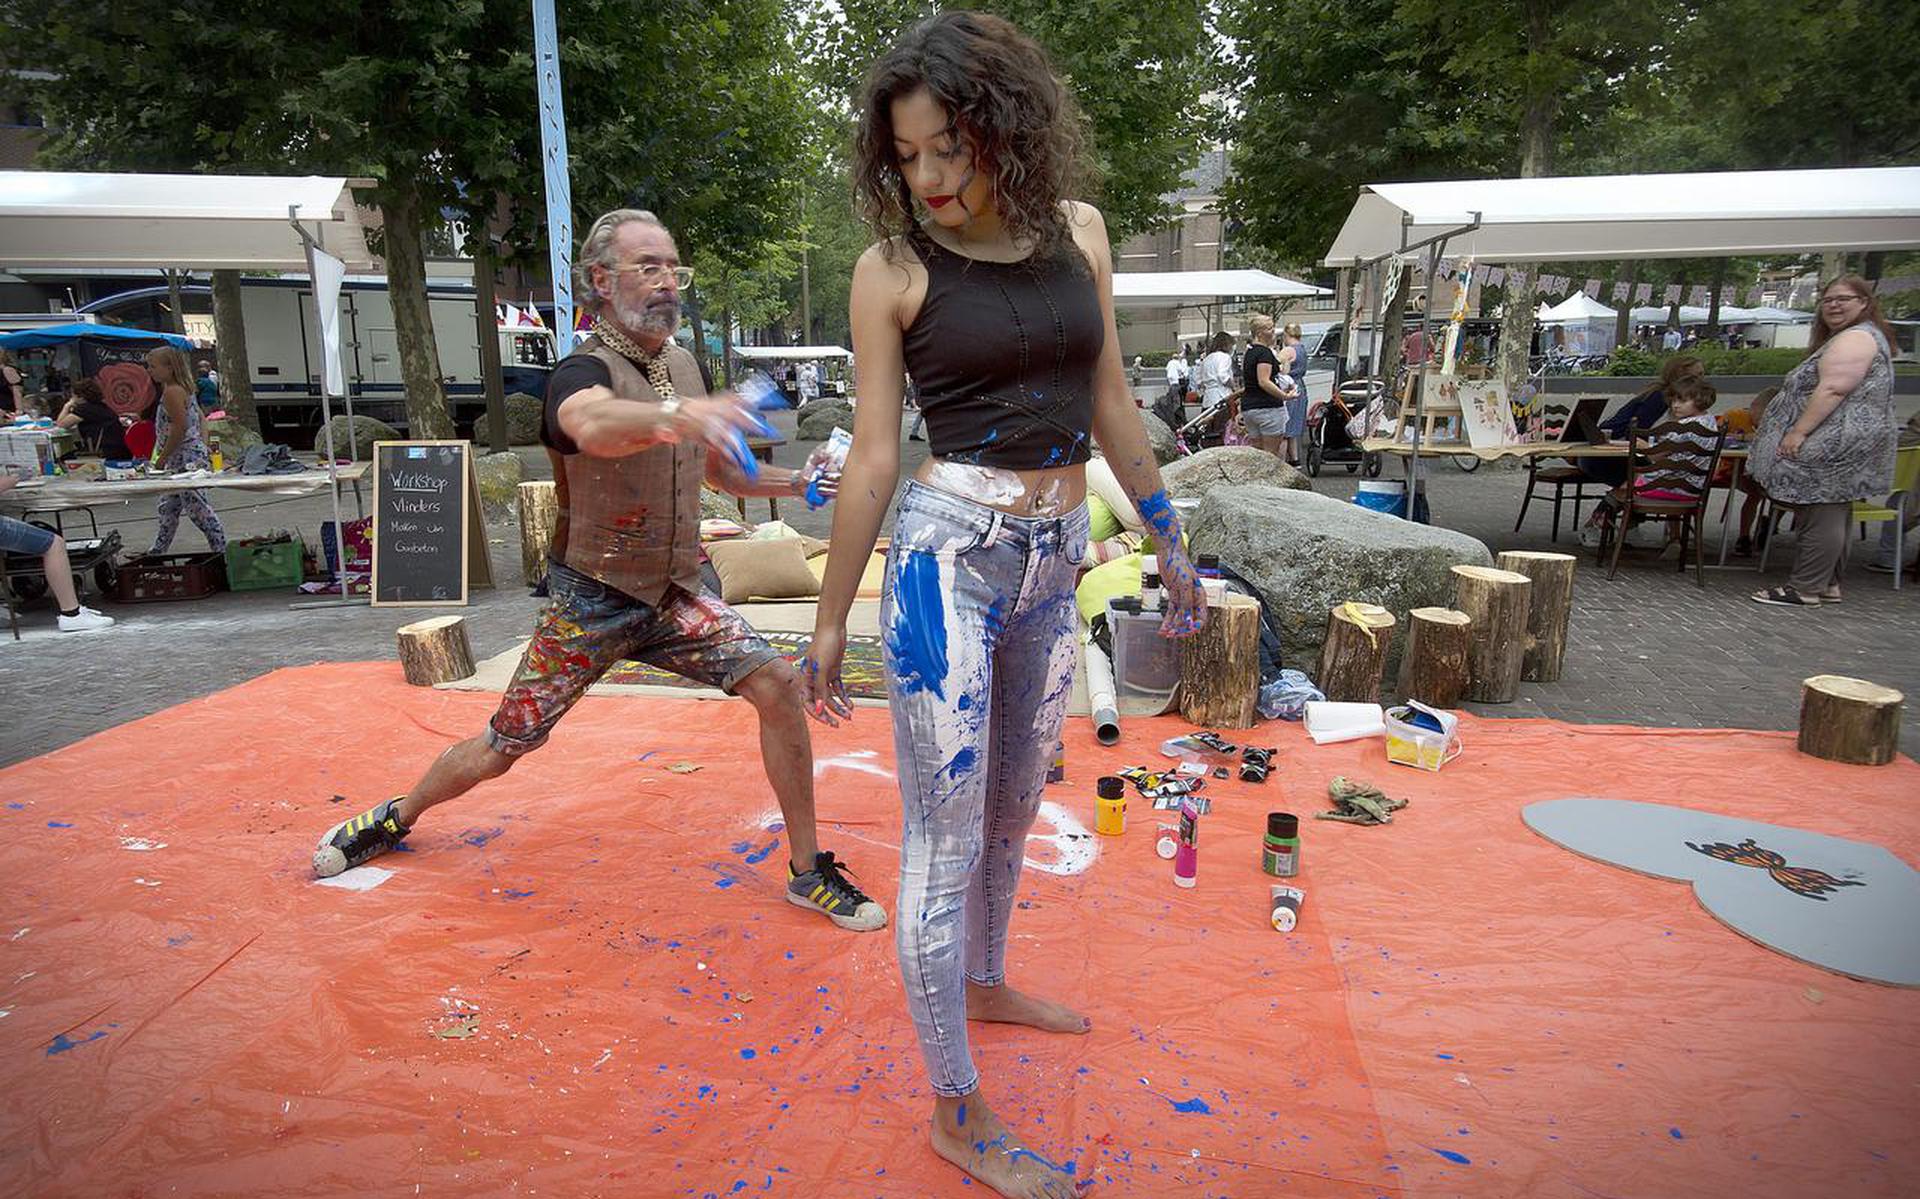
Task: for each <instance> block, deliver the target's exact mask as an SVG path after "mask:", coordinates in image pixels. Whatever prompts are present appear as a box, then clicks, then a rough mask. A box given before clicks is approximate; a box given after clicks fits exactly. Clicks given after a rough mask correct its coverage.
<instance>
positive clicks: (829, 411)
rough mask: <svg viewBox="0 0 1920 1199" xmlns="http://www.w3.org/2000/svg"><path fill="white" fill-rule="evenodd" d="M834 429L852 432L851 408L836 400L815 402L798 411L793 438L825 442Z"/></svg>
mask: <svg viewBox="0 0 1920 1199" xmlns="http://www.w3.org/2000/svg"><path fill="white" fill-rule="evenodd" d="M835 429H845V430H846V431H847V432H849V433H851V432H853V406H852V405H851V404H843V403H841V402H840V401H838V400H816V401H814V402H813V403H811V404H808V405H807V406H806V407H805V408H802V409H801V410H800V420H799V423H798V424H797V425H796V426H795V427H794V433H793V436H794V438H795V440H798V441H825V440H826V439H827V438H829V437H831V436H833V431H834V430H835Z"/></svg>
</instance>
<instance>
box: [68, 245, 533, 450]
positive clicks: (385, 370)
mask: <svg viewBox="0 0 1920 1199" xmlns="http://www.w3.org/2000/svg"><path fill="white" fill-rule="evenodd" d="M182 290H183V291H184V293H185V294H186V295H187V296H188V297H204V296H208V295H209V292H210V289H209V288H208V287H207V286H206V285H205V284H188V285H187V286H185V287H184V288H183V289H182ZM166 295H167V289H166V288H164V287H143V288H136V289H134V290H132V291H125V292H120V293H118V294H116V295H111V296H107V297H105V298H103V299H99V300H95V301H94V302H92V303H90V304H87V305H85V306H83V307H82V308H81V309H80V311H81V313H82V314H95V315H97V316H98V317H102V318H105V319H108V320H112V319H114V318H115V317H116V316H122V317H126V318H132V317H134V316H135V314H136V313H138V312H142V311H146V310H148V309H150V307H151V305H152V303H153V302H154V300H155V299H156V298H158V299H163V300H164V298H165V297H166ZM240 297H241V310H242V315H243V317H244V319H245V322H246V330H247V359H248V363H249V365H250V369H251V372H252V375H253V395H254V402H255V404H256V405H257V407H258V409H259V412H260V427H261V432H262V433H263V434H264V435H265V437H266V439H267V440H268V441H279V442H284V443H286V444H288V445H291V446H293V447H295V448H296V449H306V448H310V447H311V446H312V445H313V440H314V435H315V433H316V432H317V431H318V429H319V427H320V413H321V406H320V353H319V345H318V335H317V333H316V332H315V327H314V320H313V288H312V286H311V284H309V282H308V281H307V278H306V276H305V275H280V276H275V277H272V278H265V277H261V278H254V277H247V278H243V279H242V280H241V283H240ZM427 300H428V306H429V309H430V310H431V312H432V317H433V336H434V341H435V343H436V344H437V345H438V347H439V351H440V372H441V376H442V378H443V379H444V380H445V386H446V391H447V400H448V403H449V404H451V405H452V408H453V418H454V424H455V426H456V427H457V430H458V433H459V435H460V436H471V435H473V433H474V430H475V427H476V426H478V427H479V429H480V431H481V433H482V435H483V436H484V431H485V427H486V425H485V414H486V394H485V389H484V388H483V386H482V382H481V376H480V346H479V341H478V328H477V325H476V322H475V319H474V315H475V313H474V290H473V286H472V285H471V284H461V283H456V282H450V281H445V280H433V279H429V280H428V281H427ZM81 319H87V317H86V316H85V315H82V317H81ZM340 335H341V342H342V345H341V353H342V355H343V357H344V358H345V360H346V376H347V390H348V391H349V392H350V393H351V394H352V396H353V410H354V411H355V412H356V413H364V414H366V415H368V416H372V417H376V418H378V419H379V420H382V421H385V422H386V423H387V424H390V425H392V426H393V427H394V428H396V429H400V430H402V431H403V432H404V431H405V429H406V427H407V406H406V386H405V384H404V382H403V381H402V379H401V377H400V347H399V341H398V338H397V337H396V335H395V333H394V321H393V308H392V306H391V305H390V304H389V303H388V301H387V283H386V280H385V279H382V278H378V277H355V276H349V277H348V279H347V281H346V284H345V285H344V286H343V287H342V288H341V292H340ZM495 335H496V336H497V337H498V338H499V340H500V373H501V377H502V385H503V386H504V388H505V391H506V394H508V395H512V394H513V393H514V392H526V393H527V394H529V395H533V396H536V397H544V396H545V395H546V387H547V376H548V375H549V374H551V373H552V371H553V367H554V364H555V363H556V362H557V361H558V359H559V352H558V347H557V343H556V342H555V340H554V336H553V333H552V331H551V330H548V329H542V328H537V327H532V326H525V325H522V326H506V325H500V326H497V329H496V334H495ZM334 410H335V411H336V412H339V411H342V410H343V408H342V405H341V404H340V403H339V402H338V401H336V402H335V404H334Z"/></svg>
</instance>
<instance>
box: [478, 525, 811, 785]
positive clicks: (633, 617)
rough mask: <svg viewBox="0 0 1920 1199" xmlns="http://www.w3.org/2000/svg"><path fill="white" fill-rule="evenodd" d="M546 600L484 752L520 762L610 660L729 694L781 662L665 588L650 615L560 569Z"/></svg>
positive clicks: (702, 600)
mask: <svg viewBox="0 0 1920 1199" xmlns="http://www.w3.org/2000/svg"><path fill="white" fill-rule="evenodd" d="M547 590H548V592H549V594H550V595H551V596H552V602H550V603H549V604H548V605H547V608H546V610H545V611H544V612H542V613H541V614H540V626H539V628H537V629H535V630H534V634H533V640H532V641H530V642H528V643H527V652H526V653H525V654H524V655H523V656H522V657H521V659H520V666H519V669H517V670H515V671H514V674H513V682H511V683H509V684H508V685H507V693H506V695H504V696H502V697H501V699H500V709H499V711H497V712H495V713H494V714H493V720H492V722H491V723H489V724H488V726H487V744H488V745H490V746H492V747H493V748H494V749H496V750H498V751H499V752H501V753H503V754H507V755H509V756H512V757H518V756H519V755H521V754H524V753H527V752H529V751H530V750H535V749H538V748H540V745H541V743H542V742H544V741H545V740H546V739H547V734H548V733H549V732H551V731H552V730H553V726H554V725H555V724H557V723H559V720H560V718H561V717H562V716H564V715H566V714H567V709H569V708H571V707H573V705H574V704H575V703H576V702H578V701H579V699H580V697H581V696H582V695H583V694H585V693H586V690H587V688H588V687H591V686H592V685H593V684H594V682H595V681H596V680H598V679H599V678H600V676H601V675H603V674H605V673H606V672H607V671H608V670H609V669H610V668H611V667H612V666H613V664H614V663H615V662H619V661H621V660H622V659H632V660H634V661H636V662H645V663H646V664H647V665H649V666H657V667H659V668H660V669H661V670H669V671H672V672H673V673H674V674H677V675H680V676H681V677H683V678H688V679H692V680H693V681H694V682H696V683H704V684H706V685H707V686H709V687H718V688H720V689H721V690H722V691H725V692H726V693H727V694H729V695H731V694H733V690H734V688H735V687H737V686H739V685H740V682H741V680H743V679H745V678H746V677H747V676H748V675H750V674H752V673H753V672H754V671H756V670H758V669H760V668H761V667H762V666H765V665H766V664H767V663H769V662H771V661H773V660H774V659H776V658H778V657H779V656H780V651H778V650H776V649H774V648H773V647H772V646H771V645H768V644H767V643H766V641H765V639H764V638H762V637H761V636H760V634H758V633H756V632H754V631H753V627H752V626H751V625H749V624H748V623H747V622H746V621H745V620H744V619H742V618H741V616H740V614H739V613H738V612H735V611H734V610H733V609H732V608H729V607H727V605H725V604H723V603H721V602H720V601H719V600H718V599H716V598H714V597H713V596H711V595H695V594H693V593H691V592H688V591H686V590H684V589H682V588H680V587H677V586H669V587H668V588H667V592H666V594H665V595H663V596H662V597H661V598H660V604H659V606H658V607H655V606H654V605H652V604H648V603H644V602H642V601H640V600H637V599H635V598H633V597H632V596H630V595H628V594H627V593H626V592H624V591H620V590H618V589H616V588H613V587H609V586H607V585H606V584H605V583H602V582H600V581H599V580H598V579H594V578H589V577H588V576H586V575H583V574H581V573H580V572H579V571H576V570H571V569H569V568H567V567H565V566H562V565H561V564H560V563H558V562H549V563H548V564H547Z"/></svg>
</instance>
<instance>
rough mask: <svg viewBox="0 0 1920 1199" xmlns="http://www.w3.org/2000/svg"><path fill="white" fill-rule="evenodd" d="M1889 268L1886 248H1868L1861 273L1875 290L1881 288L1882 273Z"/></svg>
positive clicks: (1861, 266)
mask: <svg viewBox="0 0 1920 1199" xmlns="http://www.w3.org/2000/svg"><path fill="white" fill-rule="evenodd" d="M1886 269H1887V252H1886V251H1885V250H1868V251H1867V257H1866V260H1865V261H1864V262H1863V263H1861V265H1860V274H1861V276H1862V277H1863V278H1865V279H1866V281H1867V282H1868V283H1871V284H1872V285H1873V289H1874V290H1875V291H1879V290H1880V273H1881V272H1882V271H1884V270H1886Z"/></svg>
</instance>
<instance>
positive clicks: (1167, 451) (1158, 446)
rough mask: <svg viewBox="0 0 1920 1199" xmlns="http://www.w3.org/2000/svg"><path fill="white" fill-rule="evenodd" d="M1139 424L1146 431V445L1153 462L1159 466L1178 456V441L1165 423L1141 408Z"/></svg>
mask: <svg viewBox="0 0 1920 1199" xmlns="http://www.w3.org/2000/svg"><path fill="white" fill-rule="evenodd" d="M1140 423H1141V424H1142V425H1144V426H1145V427H1146V430H1147V445H1148V446H1150V447H1151V448H1152V449H1153V460H1154V461H1155V462H1158V463H1159V464H1160V465H1161V466H1165V465H1166V464H1167V463H1169V462H1172V461H1173V460H1174V459H1175V458H1178V457H1179V456H1180V439H1179V438H1178V437H1175V436H1174V434H1173V430H1172V429H1171V428H1169V427H1168V426H1167V422H1166V421H1163V420H1161V419H1160V418H1159V417H1157V416H1155V415H1154V414H1153V413H1151V412H1148V411H1147V410H1146V409H1144V408H1142V409H1141V410H1140Z"/></svg>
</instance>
